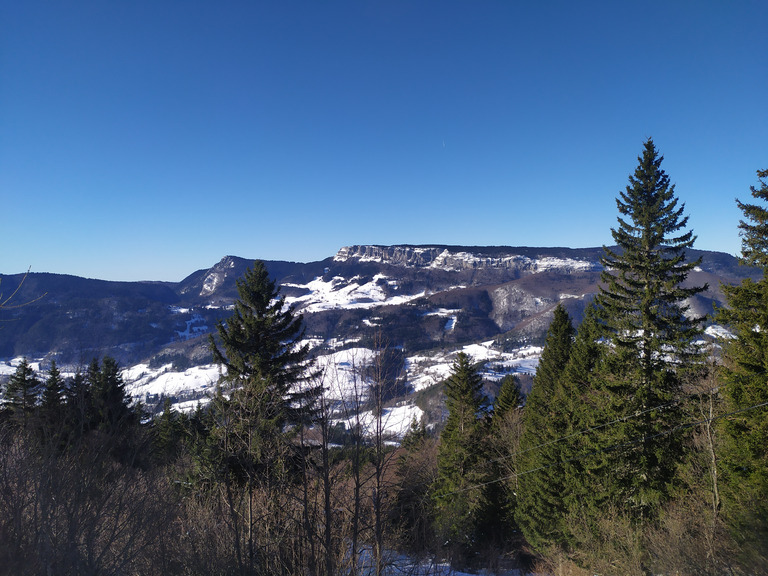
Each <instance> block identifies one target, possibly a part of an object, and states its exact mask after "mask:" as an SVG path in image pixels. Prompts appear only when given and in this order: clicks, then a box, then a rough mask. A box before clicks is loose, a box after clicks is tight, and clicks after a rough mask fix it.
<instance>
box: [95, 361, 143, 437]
mask: <svg viewBox="0 0 768 576" xmlns="http://www.w3.org/2000/svg"><path fill="white" fill-rule="evenodd" d="M88 382H89V384H90V387H91V406H92V410H93V418H94V421H93V422H94V424H95V426H96V427H98V428H100V429H102V430H104V431H106V432H109V433H116V432H119V431H122V430H124V429H125V428H126V427H127V426H128V425H130V424H132V423H134V420H133V416H134V414H133V411H132V410H131V407H130V399H129V398H128V396H127V395H126V393H125V382H124V381H123V377H122V375H121V374H120V366H119V365H118V363H117V361H116V360H115V359H114V358H112V357H110V356H106V357H104V359H103V360H102V361H101V366H99V362H98V360H94V361H93V362H92V363H91V365H90V366H89V368H88Z"/></svg>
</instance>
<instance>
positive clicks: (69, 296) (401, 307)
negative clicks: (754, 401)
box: [0, 245, 756, 421]
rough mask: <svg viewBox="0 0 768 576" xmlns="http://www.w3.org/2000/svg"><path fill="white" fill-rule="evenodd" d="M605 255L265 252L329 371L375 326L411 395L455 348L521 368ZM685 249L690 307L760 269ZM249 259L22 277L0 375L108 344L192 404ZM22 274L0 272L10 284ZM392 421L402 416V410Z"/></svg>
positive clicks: (528, 366) (106, 349)
mask: <svg viewBox="0 0 768 576" xmlns="http://www.w3.org/2000/svg"><path fill="white" fill-rule="evenodd" d="M602 253H603V250H602V248H585V249H570V248H532V247H498V246H493V247H466V246H438V245H433V246H411V245H400V246H347V247H343V248H341V249H340V250H339V251H338V252H337V253H336V254H335V255H334V256H331V257H329V258H326V259H325V260H322V261H318V262H309V263H296V262H276V261H267V262H265V263H266V265H267V268H268V270H269V272H270V274H271V276H272V277H273V278H274V279H275V280H276V281H277V282H278V284H280V286H281V287H282V288H281V289H282V294H283V295H284V296H285V299H286V303H288V304H289V305H292V306H294V307H295V308H296V310H297V311H298V312H300V313H302V314H303V316H304V321H305V327H306V337H307V339H308V342H309V343H310V344H311V346H312V348H313V354H314V355H315V356H317V358H318V363H320V364H324V365H326V367H327V366H333V369H332V370H331V369H327V370H326V373H330V372H331V371H333V372H334V374H335V377H342V376H343V375H344V373H345V368H344V366H345V364H344V362H348V361H347V360H342V357H343V356H344V355H345V354H346V355H349V354H351V352H350V350H354V351H356V352H355V353H356V354H357V355H358V356H359V358H360V359H362V358H365V357H367V355H370V354H371V350H372V349H373V345H372V343H373V337H374V335H376V337H377V338H379V339H383V341H385V342H386V343H387V345H388V346H389V347H391V348H392V349H397V350H399V351H400V352H399V353H400V356H401V360H400V362H401V369H402V374H401V375H399V376H398V378H399V379H400V381H401V385H402V387H403V389H408V390H410V391H412V392H415V393H417V394H418V393H419V392H420V391H421V390H423V389H424V388H425V387H427V385H428V384H429V383H433V382H438V381H440V380H441V379H442V378H444V376H445V375H446V374H447V370H448V367H449V366H450V362H451V361H452V355H453V354H454V353H455V352H456V351H457V350H460V349H466V350H468V351H469V353H470V354H471V355H472V356H473V357H474V358H475V359H476V360H478V361H481V360H482V361H484V362H485V363H486V364H485V366H486V369H487V370H488V378H489V379H490V380H493V379H494V378H496V379H498V378H499V377H501V376H502V375H503V374H504V373H505V372H504V371H505V370H513V371H517V372H519V373H521V374H524V373H526V372H530V371H531V370H532V369H533V368H534V367H535V362H536V353H535V350H536V349H537V348H536V346H540V345H541V344H542V343H543V338H544V335H545V333H546V329H547V327H548V325H549V321H550V319H551V314H552V311H553V310H554V308H555V306H556V305H557V304H558V303H563V304H564V305H565V306H566V308H567V309H568V310H569V312H570V313H571V315H572V317H573V318H574V319H575V321H576V322H578V321H579V319H580V317H581V313H582V311H583V309H584V307H585V306H586V304H587V303H588V302H589V300H590V299H591V298H592V296H593V295H594V294H595V292H596V291H597V289H598V282H599V279H600V271H601V267H600V263H599V262H600V256H601V255H602ZM692 256H693V257H698V256H703V262H702V265H701V267H700V268H699V269H697V270H696V271H695V272H693V273H692V274H691V275H690V278H689V281H690V282H691V283H694V284H698V285H701V284H704V283H708V285H709V289H708V291H707V292H705V293H703V294H701V295H699V296H698V297H697V298H696V300H695V301H692V302H691V306H692V308H693V309H694V310H695V311H696V312H697V313H699V314H707V313H709V312H711V311H712V306H713V303H721V302H722V299H723V298H722V293H721V291H720V283H721V282H724V283H734V282H739V281H741V279H742V278H744V277H746V276H750V275H754V274H756V272H755V271H753V270H750V269H748V268H744V267H739V266H738V264H737V261H736V259H735V258H733V257H732V256H729V255H727V254H722V253H717V252H694V253H693V254H692ZM252 264H253V260H251V259H244V258H239V257H235V256H226V257H224V258H223V259H222V260H221V261H220V262H218V263H216V264H215V265H213V266H212V267H210V268H207V269H202V270H198V271H197V272H194V273H192V274H190V276H188V277H187V278H185V279H184V280H182V281H181V282H178V283H159V282H105V281H100V280H88V279H83V278H77V277H74V276H62V275H53V274H30V275H29V276H28V277H27V279H26V280H25V281H24V283H23V285H22V287H21V289H20V291H19V293H18V294H17V297H18V298H19V301H24V302H26V301H30V300H34V299H35V298H38V297H40V296H42V297H41V298H39V299H38V300H36V301H34V302H32V303H31V304H29V305H28V306H24V307H22V308H17V309H5V310H2V316H3V318H2V319H3V320H5V322H3V324H2V329H0V378H1V377H2V373H3V372H4V371H5V372H7V370H3V368H2V365H3V364H2V363H3V362H5V366H6V367H7V366H9V365H8V364H7V362H9V361H11V360H12V359H13V358H17V357H20V356H27V357H29V358H39V359H42V362H43V365H45V363H46V361H47V360H50V359H51V358H56V359H57V361H58V363H59V365H61V366H70V367H76V366H77V365H78V364H79V365H83V364H85V363H87V362H88V361H89V360H90V359H91V358H93V357H97V356H103V355H107V354H108V355H111V356H113V357H115V358H116V359H117V360H118V361H119V362H120V363H121V364H122V365H123V366H126V367H129V368H128V369H127V370H126V373H125V376H126V381H128V382H129V383H130V389H131V392H132V394H135V395H136V397H137V398H141V399H142V400H150V399H157V398H159V397H160V396H161V395H166V396H171V397H173V398H174V399H175V401H177V402H178V403H179V405H180V406H182V407H190V406H193V405H194V404H195V403H196V402H197V401H198V400H200V399H201V398H203V397H204V395H205V393H206V391H208V390H210V389H211V387H212V386H214V385H215V382H216V380H217V379H218V372H217V371H216V369H215V368H214V367H212V366H210V352H209V350H208V347H207V337H208V334H209V333H211V332H212V331H214V330H215V326H216V323H217V322H218V321H220V320H223V319H226V317H227V316H228V315H229V313H230V312H229V309H230V307H231V306H232V304H233V302H234V300H235V299H236V297H237V289H236V280H237V278H239V277H240V276H241V275H242V274H243V272H244V271H245V270H246V269H247V268H248V267H249V266H251V265H252ZM20 281H21V277H20V276H2V275H0V282H1V283H2V286H3V288H4V289H5V290H7V291H8V293H10V292H12V291H13V290H14V289H15V288H16V286H18V284H19V282H20ZM366 350H367V352H365V351H366ZM494 366H495V368H493V367H494ZM342 379H343V378H342ZM341 388H342V389H343V388H344V386H341ZM343 396H344V395H343V394H342V393H340V400H343ZM184 402H186V403H187V404H186V405H185V404H183V403H184ZM404 406H406V405H404ZM408 410H411V409H410V408H409V409H408ZM408 410H406V409H405V408H403V409H402V410H401V412H402V413H403V414H410V413H409V412H408ZM410 416H413V414H410ZM401 419H402V420H408V421H410V418H409V417H407V415H406V416H403V417H402V418H401Z"/></svg>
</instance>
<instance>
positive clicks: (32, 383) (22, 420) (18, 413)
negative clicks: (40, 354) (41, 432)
mask: <svg viewBox="0 0 768 576" xmlns="http://www.w3.org/2000/svg"><path fill="white" fill-rule="evenodd" d="M39 387H40V381H39V380H38V378H37V375H36V374H35V370H34V368H33V367H32V365H31V364H30V363H29V362H28V361H27V359H26V358H24V359H22V360H21V362H20V363H19V365H18V366H17V367H16V371H15V372H14V373H13V375H12V376H11V378H10V380H9V381H8V384H7V385H6V388H5V393H4V394H3V397H4V398H5V402H6V404H5V406H6V409H7V410H8V411H9V412H10V414H11V418H12V419H13V420H14V421H15V422H16V423H17V424H19V425H20V426H21V427H22V428H26V427H27V425H28V423H29V420H30V419H31V417H32V413H33V412H34V410H35V406H36V405H37V396H38V392H39Z"/></svg>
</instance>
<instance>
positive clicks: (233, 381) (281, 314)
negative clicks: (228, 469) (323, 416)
mask: <svg viewBox="0 0 768 576" xmlns="http://www.w3.org/2000/svg"><path fill="white" fill-rule="evenodd" d="M237 291H238V300H237V301H236V302H235V307H234V311H233V313H232V316H231V317H230V318H229V319H228V320H227V321H226V323H225V322H220V323H219V324H218V325H217V329H218V336H219V338H218V341H217V340H216V339H214V338H213V336H212V337H211V339H210V345H211V350H212V352H213V358H214V361H215V362H217V363H218V364H219V365H220V366H222V368H223V374H222V377H221V381H222V383H223V384H224V387H225V388H227V389H230V390H231V391H232V394H231V397H230V398H229V399H228V400H227V399H224V398H223V396H220V397H219V400H220V401H219V402H215V403H214V405H215V406H217V407H218V408H220V410H219V412H220V414H219V416H220V418H219V420H220V422H221V423H222V425H221V426H219V432H221V433H223V434H227V435H228V436H227V438H223V439H222V440H223V442H224V444H225V445H226V446H227V447H228V450H230V451H232V456H235V458H234V460H232V459H230V462H231V463H234V462H236V461H239V464H237V466H241V467H242V466H244V467H245V468H243V469H241V470H240V472H245V473H246V475H248V474H252V472H253V469H254V467H258V466H260V465H261V464H264V461H265V459H266V458H267V456H269V458H276V457H277V452H276V451H278V450H279V444H280V437H281V436H282V434H283V432H284V431H285V428H286V426H287V425H290V424H297V423H299V422H302V421H303V420H305V419H306V418H307V417H308V413H309V408H310V406H311V403H312V401H313V399H314V398H315V396H316V394H317V392H318V391H317V389H316V388H312V387H309V386H302V384H303V383H305V382H306V380H307V378H308V374H307V353H308V347H307V346H306V345H300V344H299V342H300V340H301V338H302V336H303V334H304V332H303V328H302V317H301V316H296V315H295V314H294V312H293V309H292V308H288V307H286V306H285V300H284V298H283V297H282V296H280V290H279V288H278V287H276V286H275V282H274V280H271V279H270V278H269V274H268V272H267V269H266V266H264V263H263V262H261V261H257V262H255V264H254V266H253V268H252V269H249V270H247V271H246V273H245V275H244V276H243V278H241V279H238V281H237Z"/></svg>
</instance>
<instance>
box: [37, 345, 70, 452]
mask: <svg viewBox="0 0 768 576" xmlns="http://www.w3.org/2000/svg"><path fill="white" fill-rule="evenodd" d="M65 392H66V390H65V382H64V378H63V377H62V376H61V372H60V371H59V368H58V366H56V361H55V360H53V361H52V362H51V367H50V369H49V370H48V378H46V380H45V385H44V387H43V394H42V399H41V402H40V420H41V422H40V424H41V426H42V431H43V434H44V435H45V436H46V437H49V438H57V439H58V438H61V436H62V434H63V429H62V427H63V425H64V394H65Z"/></svg>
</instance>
